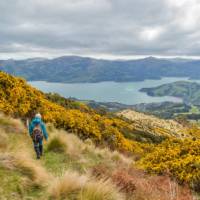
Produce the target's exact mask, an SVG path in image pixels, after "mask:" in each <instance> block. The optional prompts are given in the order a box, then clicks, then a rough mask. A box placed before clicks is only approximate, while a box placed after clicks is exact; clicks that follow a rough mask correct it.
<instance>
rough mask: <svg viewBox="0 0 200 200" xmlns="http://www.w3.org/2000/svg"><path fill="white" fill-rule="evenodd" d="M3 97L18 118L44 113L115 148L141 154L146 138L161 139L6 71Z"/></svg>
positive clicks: (0, 85)
mask: <svg viewBox="0 0 200 200" xmlns="http://www.w3.org/2000/svg"><path fill="white" fill-rule="evenodd" d="M0 96H1V99H0V110H2V111H3V112H4V113H6V114H9V115H12V116H14V117H21V118H27V117H28V118H30V117H32V116H33V114H34V113H36V112H41V113H42V115H43V118H44V120H45V121H46V122H50V123H53V124H54V126H55V127H57V128H63V129H65V130H67V131H69V132H73V133H75V134H77V135H78V136H79V137H80V138H82V139H87V138H90V139H92V140H93V141H94V142H95V143H96V144H97V145H105V144H106V145H108V146H110V148H112V149H115V148H116V149H120V150H125V151H126V150H127V151H133V152H138V153H140V152H142V151H143V150H142V149H143V148H144V146H147V147H148V146H149V144H148V143H144V142H145V141H146V142H147V141H148V142H154V141H153V140H154V139H155V140H157V138H156V136H155V137H154V138H152V137H150V136H149V135H148V134H146V135H145V134H143V135H141V136H140V134H139V133H140V132H141V131H139V130H137V129H136V128H135V127H134V125H133V124H131V123H129V122H127V121H125V120H122V119H120V118H118V117H113V116H110V117H109V116H107V115H100V114H98V113H97V112H95V111H94V110H92V109H90V108H88V107H87V106H86V105H82V104H78V103H76V104H74V102H72V103H70V102H69V101H68V102H67V103H68V104H67V103H66V102H65V101H64V102H62V101H63V99H62V98H60V97H59V100H55V99H54V100H53V99H51V101H50V100H49V99H50V97H49V96H45V94H43V93H42V92H40V91H38V90H36V89H34V88H32V87H31V86H29V85H28V84H27V83H26V82H25V81H24V80H23V79H20V78H15V77H13V76H10V75H8V74H6V73H3V72H0ZM52 101H54V102H56V103H54V102H52ZM69 104H70V106H69ZM75 105H78V106H77V107H75ZM130 139H131V140H130ZM134 140H135V141H134ZM136 140H137V141H143V143H138V142H137V141H136Z"/></svg>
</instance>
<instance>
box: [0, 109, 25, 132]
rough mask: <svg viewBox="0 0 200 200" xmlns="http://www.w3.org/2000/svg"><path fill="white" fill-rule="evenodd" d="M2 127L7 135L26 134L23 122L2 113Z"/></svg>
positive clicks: (0, 117)
mask: <svg viewBox="0 0 200 200" xmlns="http://www.w3.org/2000/svg"><path fill="white" fill-rule="evenodd" d="M0 126H1V129H2V130H4V131H5V132H6V133H18V134H22V133H25V132H26V129H25V127H24V124H23V123H22V121H21V120H19V119H13V118H11V117H8V116H5V115H4V114H3V113H0Z"/></svg>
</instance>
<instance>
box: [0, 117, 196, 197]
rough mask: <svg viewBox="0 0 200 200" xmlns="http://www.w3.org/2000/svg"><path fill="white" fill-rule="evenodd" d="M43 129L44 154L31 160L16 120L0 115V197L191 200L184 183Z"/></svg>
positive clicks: (89, 143) (31, 152)
mask: <svg viewBox="0 0 200 200" xmlns="http://www.w3.org/2000/svg"><path fill="white" fill-rule="evenodd" d="M48 131H49V135H50V138H49V141H48V143H45V144H44V145H45V150H44V157H42V158H41V160H36V159H35V153H34V150H33V146H32V141H31V138H30V137H29V135H28V134H27V130H26V129H25V127H24V126H23V124H22V122H21V121H20V120H15V119H11V118H8V117H5V116H3V115H0V138H1V140H0V149H1V153H0V175H1V179H0V196H1V197H0V199H1V198H2V199H16V200H19V199H39V200H45V199H52V200H53V199H55V200H60V199H68V200H75V199H77V200H97V199H98V200H123V199H124V200H125V199H126V200H139V199H148V200H155V199H159V200H169V199H172V200H190V199H191V200H192V195H191V192H190V191H189V189H188V188H187V187H181V186H179V185H178V184H177V183H176V182H174V181H171V180H170V178H169V177H167V176H149V175H147V174H145V173H144V172H143V171H142V170H138V169H136V168H135V167H134V165H133V163H134V161H133V158H131V157H126V156H124V155H122V154H120V153H118V152H117V151H110V150H109V149H108V148H101V149H100V148H96V147H95V146H94V144H93V142H92V141H91V140H89V139H88V140H86V141H85V142H82V141H81V140H80V139H78V138H77V136H75V135H73V134H68V133H66V132H65V131H61V130H57V129H55V128H53V127H52V126H48ZM2 141H3V142H2Z"/></svg>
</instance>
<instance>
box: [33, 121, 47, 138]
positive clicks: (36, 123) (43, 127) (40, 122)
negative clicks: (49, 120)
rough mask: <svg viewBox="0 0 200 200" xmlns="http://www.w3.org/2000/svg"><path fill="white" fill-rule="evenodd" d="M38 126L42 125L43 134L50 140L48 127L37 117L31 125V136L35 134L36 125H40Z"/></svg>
mask: <svg viewBox="0 0 200 200" xmlns="http://www.w3.org/2000/svg"><path fill="white" fill-rule="evenodd" d="M38 124H40V127H41V129H42V133H43V135H44V137H45V139H46V140H48V133H47V130H46V126H45V124H44V122H43V121H42V120H41V119H40V118H37V117H35V118H34V119H33V120H32V122H31V124H30V125H29V134H30V136H31V135H32V133H33V129H34V127H35V126H36V125H38Z"/></svg>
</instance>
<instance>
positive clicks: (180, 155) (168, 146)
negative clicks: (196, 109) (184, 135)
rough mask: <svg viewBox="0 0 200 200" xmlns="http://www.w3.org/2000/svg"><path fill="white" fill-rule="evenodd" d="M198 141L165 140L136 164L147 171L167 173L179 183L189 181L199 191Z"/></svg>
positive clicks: (199, 150) (199, 155) (199, 164)
mask: <svg viewBox="0 0 200 200" xmlns="http://www.w3.org/2000/svg"><path fill="white" fill-rule="evenodd" d="M199 147H200V141H199V140H196V141H193V140H192V139H185V140H177V139H176V140H166V141H165V142H163V143H161V144H159V145H158V146H156V147H154V149H153V150H152V152H151V153H148V154H147V155H146V156H144V158H142V159H141V160H140V161H139V162H138V165H139V166H140V167H142V168H144V169H146V170H147V171H148V172H154V173H159V174H163V173H168V174H170V175H171V176H172V177H175V178H176V179H177V180H178V181H179V183H189V185H190V186H191V187H193V188H194V189H196V190H198V191H200V187H199V185H200V148H199Z"/></svg>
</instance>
